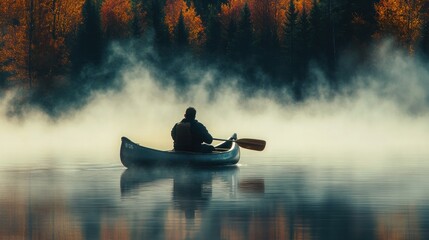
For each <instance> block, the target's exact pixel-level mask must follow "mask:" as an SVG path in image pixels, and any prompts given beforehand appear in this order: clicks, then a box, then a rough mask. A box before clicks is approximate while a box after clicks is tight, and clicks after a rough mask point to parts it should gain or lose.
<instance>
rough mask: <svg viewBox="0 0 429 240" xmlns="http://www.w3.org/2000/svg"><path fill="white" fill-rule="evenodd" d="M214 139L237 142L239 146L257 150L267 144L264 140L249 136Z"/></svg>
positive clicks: (262, 148) (260, 149)
mask: <svg viewBox="0 0 429 240" xmlns="http://www.w3.org/2000/svg"><path fill="white" fill-rule="evenodd" d="M213 140H218V141H225V142H235V143H237V144H238V146H240V147H242V148H247V149H251V150H256V151H262V150H264V148H265V144H266V142H265V141H264V140H259V139H249V138H242V139H237V140H234V139H222V138H213Z"/></svg>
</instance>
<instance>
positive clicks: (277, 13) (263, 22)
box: [249, 0, 289, 35]
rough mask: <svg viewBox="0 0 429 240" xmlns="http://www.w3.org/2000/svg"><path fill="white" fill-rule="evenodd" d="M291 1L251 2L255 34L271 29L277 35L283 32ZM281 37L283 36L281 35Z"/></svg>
mask: <svg viewBox="0 0 429 240" xmlns="http://www.w3.org/2000/svg"><path fill="white" fill-rule="evenodd" d="M288 6H289V0H249V7H250V12H251V16H252V22H253V26H254V28H255V32H256V33H257V34H260V33H261V32H262V31H265V30H267V29H266V28H267V26H268V27H271V28H272V30H273V31H276V32H277V34H278V33H280V32H281V31H282V29H283V28H282V26H283V24H284V21H285V19H286V13H287V10H288ZM280 35H281V34H280Z"/></svg>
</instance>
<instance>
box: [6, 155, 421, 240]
mask: <svg viewBox="0 0 429 240" xmlns="http://www.w3.org/2000/svg"><path fill="white" fill-rule="evenodd" d="M428 161H429V156H426V155H419V154H394V155H393V154H392V155H371V154H369V155H368V156H359V155H356V154H350V155H344V156H336V157H332V158H331V157H327V156H323V157H320V156H308V155H303V154H301V155H300V154H296V155H287V156H286V155H285V156H282V155H271V156H266V155H264V154H255V155H251V154H250V155H248V156H246V155H243V156H242V158H241V160H240V164H239V165H238V166H235V167H224V168H212V169H192V168H175V169H166V168H150V169H148V168H145V169H144V168H143V169H128V170H127V169H126V168H124V167H123V166H122V165H121V164H120V162H119V159H118V160H117V162H114V163H110V161H106V162H109V163H108V164H106V163H103V161H102V160H101V161H100V160H98V161H95V163H94V161H92V160H91V159H83V160H82V159H79V160H76V161H75V162H73V161H65V162H62V160H61V159H53V160H46V159H45V160H43V161H42V162H45V163H49V162H55V163H56V164H42V165H41V166H38V167H35V166H34V164H31V165H30V164H29V165H25V164H24V165H19V167H18V166H13V165H9V166H3V167H1V169H0V224H1V228H0V239H429V201H428V200H429V178H428V175H427V173H428V172H429V162H428ZM3 162H6V161H5V160H4V161H3ZM33 162H34V161H33Z"/></svg>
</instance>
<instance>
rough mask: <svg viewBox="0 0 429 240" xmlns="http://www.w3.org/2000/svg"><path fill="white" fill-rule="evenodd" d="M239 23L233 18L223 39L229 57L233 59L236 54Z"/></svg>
mask: <svg viewBox="0 0 429 240" xmlns="http://www.w3.org/2000/svg"><path fill="white" fill-rule="evenodd" d="M236 41H237V23H236V22H235V21H234V19H232V18H231V20H230V21H229V24H228V27H227V29H226V32H225V34H224V37H223V46H224V49H225V52H226V54H227V55H228V56H230V57H233V56H234V55H235V52H236V48H235V46H237V44H236Z"/></svg>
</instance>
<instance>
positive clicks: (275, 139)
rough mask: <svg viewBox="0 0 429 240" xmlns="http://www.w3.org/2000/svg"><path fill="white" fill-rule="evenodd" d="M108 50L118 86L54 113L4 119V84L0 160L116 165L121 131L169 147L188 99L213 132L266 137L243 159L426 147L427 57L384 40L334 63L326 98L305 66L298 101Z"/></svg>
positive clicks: (208, 70)
mask: <svg viewBox="0 0 429 240" xmlns="http://www.w3.org/2000/svg"><path fill="white" fill-rule="evenodd" d="M147 51H150V50H147ZM142 55H143V56H145V55H144V54H142ZM110 58H112V59H115V58H124V59H126V64H124V65H123V67H121V68H120V69H118V70H117V71H118V74H117V75H118V78H119V79H117V80H118V82H120V83H122V84H121V87H120V88H119V89H109V90H106V91H97V92H94V93H93V94H92V95H91V97H90V98H89V99H90V100H89V101H88V104H86V105H85V106H83V107H82V108H81V109H78V110H73V111H68V112H66V113H64V114H63V115H61V116H60V117H58V118H51V117H50V116H48V115H47V114H46V113H44V112H42V111H39V110H37V109H33V108H30V107H29V108H27V109H26V110H25V111H24V115H23V116H22V118H18V117H12V118H11V117H8V115H7V109H8V107H9V104H12V102H13V101H12V99H13V98H14V96H16V94H17V93H14V92H8V93H7V94H6V95H5V96H4V97H3V99H2V101H1V104H0V116H1V117H0V132H1V134H0V142H1V151H0V154H1V156H0V157H1V159H2V160H1V161H2V162H3V163H2V164H4V163H7V164H21V163H22V164H28V163H29V162H30V164H32V162H31V161H32V159H34V158H35V157H34V156H43V157H46V159H50V158H52V159H55V158H58V157H61V161H64V159H67V158H68V157H70V158H74V159H75V158H76V157H85V158H93V159H94V161H98V162H100V161H101V162H103V163H104V162H105V163H118V162H119V146H120V137H121V136H127V137H129V138H130V139H132V140H134V141H136V142H138V143H140V144H141V145H144V146H149V147H153V148H159V149H170V148H171V147H172V140H171V137H170V130H171V127H172V126H173V124H174V123H175V122H177V121H180V119H181V118H182V116H183V113H184V110H185V109H186V107H188V106H194V107H195V108H196V109H197V119H198V120H199V121H201V122H203V123H204V124H205V125H206V127H207V128H208V130H209V131H210V132H211V133H212V135H213V136H215V137H219V138H227V137H229V136H230V135H231V134H232V133H234V132H236V133H237V134H238V136H239V138H259V139H264V140H266V141H267V148H266V150H265V151H264V152H263V153H255V152H251V151H244V150H243V151H242V153H243V156H244V157H246V156H249V157H250V156H253V157H260V156H262V155H263V156H278V157H281V156H285V155H293V154H304V155H315V156H319V157H322V158H323V156H327V157H331V156H343V154H347V155H348V156H351V155H352V156H353V154H358V155H360V156H361V155H369V156H375V155H377V156H378V155H380V154H382V155H385V154H387V155H389V154H429V114H428V113H429V111H428V109H429V108H428V102H429V96H428V93H429V68H428V66H429V63H427V62H424V61H422V60H420V59H419V58H418V57H416V56H408V55H407V54H405V53H403V52H400V51H398V50H395V49H393V48H392V46H391V45H390V44H389V43H384V44H382V45H380V46H377V48H375V50H374V53H373V58H372V59H373V62H372V63H369V64H368V65H367V66H365V67H361V68H360V69H359V70H358V71H355V72H354V73H353V75H348V73H347V72H345V73H344V72H341V71H340V73H339V74H340V75H343V76H344V78H347V79H348V81H347V82H349V83H350V84H347V85H346V86H342V89H341V90H339V92H338V94H336V95H335V96H331V95H330V94H329V92H330V91H329V89H327V88H326V87H324V86H325V84H324V83H326V82H327V81H328V79H326V77H325V76H324V75H323V73H321V72H320V71H318V69H317V68H313V69H310V70H309V71H310V72H311V74H312V75H313V76H314V78H315V79H316V85H315V86H313V87H312V88H311V89H310V90H308V92H309V93H312V96H311V97H309V98H307V99H305V100H304V101H302V102H293V101H291V100H290V99H291V98H290V97H289V95H288V91H287V90H286V89H278V91H279V92H280V94H279V92H275V91H274V90H267V89H261V90H258V91H252V92H251V93H249V92H243V91H241V90H240V88H241V86H242V85H241V83H242V81H243V79H242V78H240V76H239V75H234V76H223V73H222V69H219V68H216V67H207V66H200V65H198V64H197V63H191V64H188V63H186V62H185V61H182V62H184V64H183V65H182V66H180V69H181V72H180V74H181V76H182V77H183V78H186V79H187V81H188V84H187V85H186V87H181V86H177V85H176V84H175V83H174V81H173V80H170V79H168V77H166V75H163V74H160V73H159V71H161V70H160V69H157V68H155V67H153V65H152V64H151V61H152V60H151V58H146V57H141V55H140V54H138V53H134V51H133V49H129V48H128V47H127V46H121V45H119V44H118V45H114V46H113V47H112V55H111V56H110ZM179 62H180V61H179ZM219 76H221V77H222V82H221V84H219V83H218V78H219ZM279 96H280V97H281V98H279ZM351 153H352V154H351ZM9 159H14V162H13V163H11V162H9ZM39 159H40V158H39ZM47 161H48V160H47ZM33 164H36V163H33ZM37 164H39V163H37Z"/></svg>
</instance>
